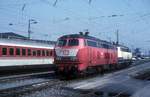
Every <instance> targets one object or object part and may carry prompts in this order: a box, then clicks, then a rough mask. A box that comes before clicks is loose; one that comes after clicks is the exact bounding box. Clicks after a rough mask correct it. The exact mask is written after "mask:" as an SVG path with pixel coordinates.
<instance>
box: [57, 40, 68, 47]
mask: <svg viewBox="0 0 150 97" xmlns="http://www.w3.org/2000/svg"><path fill="white" fill-rule="evenodd" d="M66 44H67V40H58V42H57V46H65V45H66Z"/></svg>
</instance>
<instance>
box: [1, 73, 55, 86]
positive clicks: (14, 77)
mask: <svg viewBox="0 0 150 97" xmlns="http://www.w3.org/2000/svg"><path fill="white" fill-rule="evenodd" d="M44 76H47V77H51V76H53V77H54V71H48V72H38V73H29V74H17V75H10V76H4V77H0V83H1V82H6V81H12V80H21V79H27V78H31V77H44Z"/></svg>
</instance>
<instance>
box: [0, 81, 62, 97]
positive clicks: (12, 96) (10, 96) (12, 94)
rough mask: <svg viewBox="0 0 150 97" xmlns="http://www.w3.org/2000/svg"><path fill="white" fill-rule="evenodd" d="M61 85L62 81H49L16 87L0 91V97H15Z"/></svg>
mask: <svg viewBox="0 0 150 97" xmlns="http://www.w3.org/2000/svg"><path fill="white" fill-rule="evenodd" d="M61 83H63V81H59V80H49V81H42V82H38V83H32V84H27V85H22V86H17V87H11V88H7V89H1V90H0V97H17V96H19V95H23V94H25V93H31V92H34V91H38V90H41V89H45V88H48V87H49V88H50V87H53V86H55V85H58V84H61Z"/></svg>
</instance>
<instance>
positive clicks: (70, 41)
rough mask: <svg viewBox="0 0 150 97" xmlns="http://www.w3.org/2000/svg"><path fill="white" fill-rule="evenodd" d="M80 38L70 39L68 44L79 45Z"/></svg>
mask: <svg viewBox="0 0 150 97" xmlns="http://www.w3.org/2000/svg"><path fill="white" fill-rule="evenodd" d="M78 45H79V40H78V39H70V40H69V42H68V46H78Z"/></svg>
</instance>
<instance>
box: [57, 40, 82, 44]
mask: <svg viewBox="0 0 150 97" xmlns="http://www.w3.org/2000/svg"><path fill="white" fill-rule="evenodd" d="M78 45H79V40H78V39H60V40H58V42H57V46H78Z"/></svg>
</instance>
